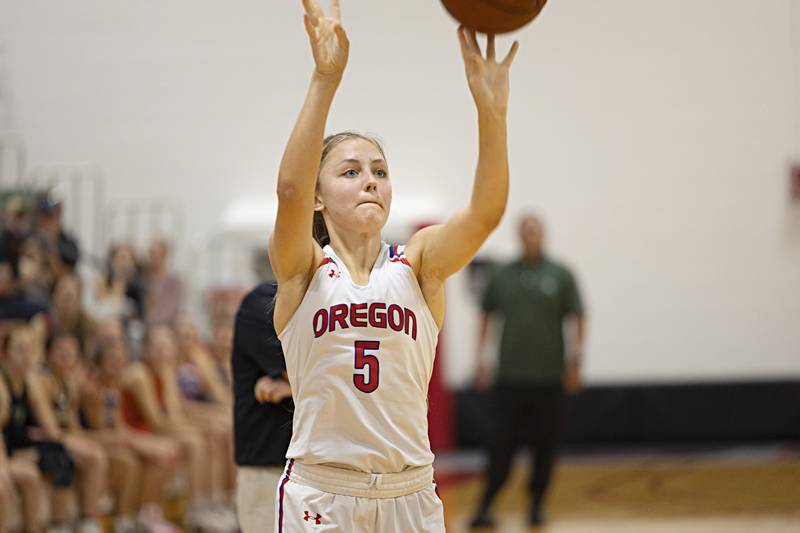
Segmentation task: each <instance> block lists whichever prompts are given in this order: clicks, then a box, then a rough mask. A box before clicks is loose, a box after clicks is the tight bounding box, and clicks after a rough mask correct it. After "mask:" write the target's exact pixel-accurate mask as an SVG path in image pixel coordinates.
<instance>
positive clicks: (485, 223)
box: [476, 206, 506, 235]
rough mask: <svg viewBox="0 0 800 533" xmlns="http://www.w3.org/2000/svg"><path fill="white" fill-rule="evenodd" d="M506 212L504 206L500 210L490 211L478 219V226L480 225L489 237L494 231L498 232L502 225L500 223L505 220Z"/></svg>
mask: <svg viewBox="0 0 800 533" xmlns="http://www.w3.org/2000/svg"><path fill="white" fill-rule="evenodd" d="M505 212H506V207H505V206H503V207H502V208H500V209H496V210H493V211H488V212H485V213H482V214H481V215H479V216H478V217H476V218H477V221H478V224H479V225H480V228H481V231H482V232H483V233H485V234H486V235H489V234H490V233H492V232H493V231H494V230H496V229H497V226H499V225H500V221H502V220H503V215H504V214H505Z"/></svg>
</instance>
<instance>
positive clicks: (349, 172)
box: [344, 168, 358, 178]
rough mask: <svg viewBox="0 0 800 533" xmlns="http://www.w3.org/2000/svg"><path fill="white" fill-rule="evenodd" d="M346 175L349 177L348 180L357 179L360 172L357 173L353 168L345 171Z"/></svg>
mask: <svg viewBox="0 0 800 533" xmlns="http://www.w3.org/2000/svg"><path fill="white" fill-rule="evenodd" d="M344 175H345V176H347V177H348V178H355V177H356V176H358V172H356V171H355V170H353V169H352V168H351V169H350V170H347V171H345V173H344Z"/></svg>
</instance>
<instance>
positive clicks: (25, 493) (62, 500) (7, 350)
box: [0, 323, 75, 533]
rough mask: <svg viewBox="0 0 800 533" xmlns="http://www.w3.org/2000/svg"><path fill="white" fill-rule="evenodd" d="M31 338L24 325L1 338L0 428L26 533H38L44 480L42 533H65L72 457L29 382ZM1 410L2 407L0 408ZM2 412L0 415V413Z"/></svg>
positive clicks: (37, 386) (42, 395) (37, 384)
mask: <svg viewBox="0 0 800 533" xmlns="http://www.w3.org/2000/svg"><path fill="white" fill-rule="evenodd" d="M36 342H37V337H36V335H35V333H34V332H33V330H32V329H31V327H30V326H28V325H27V324H24V323H19V324H13V325H11V326H10V327H9V328H8V331H7V333H6V335H5V336H4V338H3V343H2V345H3V350H2V356H0V378H2V379H0V389H2V393H0V398H1V399H0V423H1V424H0V425H2V430H3V441H4V447H5V452H6V454H7V455H8V457H10V459H11V460H10V461H9V463H10V465H9V466H10V475H11V478H12V480H13V481H14V484H15V485H16V487H17V489H18V490H19V492H20V495H21V496H22V509H23V512H22V515H23V523H24V526H25V529H26V531H40V525H39V519H40V512H41V508H42V503H43V498H44V497H45V493H44V491H43V489H44V487H43V485H44V483H45V480H47V482H49V483H50V484H51V485H52V486H53V491H52V503H51V504H50V521H51V526H50V528H49V529H48V531H52V532H59V533H64V532H66V531H69V530H68V529H67V526H66V523H67V520H68V516H67V510H68V508H67V502H68V498H69V496H70V494H69V487H70V485H72V483H73V479H74V472H75V471H74V465H73V463H72V458H71V456H70V455H69V453H68V452H67V451H66V449H65V448H64V446H63V445H62V444H61V443H60V441H59V430H58V426H57V424H56V422H55V420H54V419H53V418H52V413H51V412H50V410H49V409H47V405H46V404H47V394H46V392H45V391H44V390H43V388H42V385H41V381H40V380H37V379H34V376H35V373H36V372H37V370H36V360H35V359H36V352H37V350H36V348H35V343H36ZM3 404H5V405H6V407H5V408H3V407H2V405H3ZM3 411H5V413H3Z"/></svg>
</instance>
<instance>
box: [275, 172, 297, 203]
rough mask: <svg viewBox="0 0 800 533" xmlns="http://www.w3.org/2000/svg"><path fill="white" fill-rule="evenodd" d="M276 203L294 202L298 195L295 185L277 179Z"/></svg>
mask: <svg viewBox="0 0 800 533" xmlns="http://www.w3.org/2000/svg"><path fill="white" fill-rule="evenodd" d="M277 193H278V201H279V202H287V203H291V202H295V201H296V200H297V198H298V196H299V195H300V193H299V191H298V190H297V185H296V184H294V183H291V182H289V181H288V180H285V179H281V178H280V177H279V178H278V188H277Z"/></svg>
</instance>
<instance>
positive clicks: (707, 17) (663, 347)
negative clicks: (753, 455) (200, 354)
mask: <svg viewBox="0 0 800 533" xmlns="http://www.w3.org/2000/svg"><path fill="white" fill-rule="evenodd" d="M343 3H344V6H343V12H344V17H345V19H344V20H345V25H346V27H347V28H348V31H349V33H350V37H351V41H352V43H353V44H352V53H351V59H350V67H349V71H348V73H347V76H346V79H345V81H344V83H343V85H342V88H341V90H340V93H339V95H338V96H337V100H336V102H335V106H334V110H333V113H332V116H331V121H330V129H331V130H339V129H345V128H355V129H360V130H368V131H372V132H376V133H378V134H380V135H381V136H382V137H383V138H384V139H385V140H386V142H387V145H388V153H389V158H390V163H391V166H392V172H393V176H394V184H395V191H396V192H395V198H396V203H397V204H398V205H397V207H398V209H405V210H406V211H407V210H408V209H409V205H408V204H410V203H412V202H413V201H412V200H407V201H406V205H405V206H403V205H401V202H402V201H403V198H404V197H405V198H408V199H412V198H418V197H419V196H420V195H425V196H428V197H430V198H433V199H435V200H436V202H438V203H439V204H440V205H441V209H442V216H445V214H446V213H447V212H450V211H452V209H454V208H455V207H456V206H458V205H460V204H462V203H463V202H465V201H466V198H467V194H468V190H469V182H470V179H471V176H472V173H473V167H474V162H475V145H476V131H475V118H474V111H473V110H472V108H471V101H470V98H469V95H468V91H467V88H466V83H465V81H464V79H463V70H462V65H461V64H460V58H459V55H458V50H457V43H456V38H455V26H454V24H453V23H452V22H451V21H450V20H449V19H448V17H447V16H446V15H445V14H444V12H443V11H442V9H441V8H440V6H439V3H438V2H437V1H436V0H403V1H402V2H398V1H388V0H383V1H378V0H343ZM798 3H799V1H798V0H762V1H760V2H752V1H745V0H677V1H673V2H655V1H653V0H606V1H603V2H599V1H594V0H551V2H550V3H549V5H548V6H547V7H546V9H545V11H544V13H543V14H542V15H541V17H540V18H539V19H538V20H537V21H536V22H535V23H534V24H533V25H532V26H531V27H529V28H526V29H525V30H524V31H522V32H520V33H519V34H518V36H517V38H519V40H520V41H521V44H522V49H521V51H520V54H519V56H518V58H517V62H516V64H515V65H514V70H513V85H512V91H513V94H512V109H511V116H510V142H511V158H512V171H513V176H512V197H511V201H510V206H509V216H508V217H507V218H506V220H505V222H504V224H503V226H502V227H501V228H500V229H499V230H498V232H497V233H496V234H495V235H494V236H493V237H492V239H491V240H490V241H489V242H488V243H487V245H486V250H485V253H487V254H492V255H496V256H501V257H510V256H512V255H513V253H514V250H515V242H514V215H515V214H516V213H518V212H519V210H520V209H522V208H525V207H528V206H532V207H535V208H537V209H539V210H540V211H541V212H543V213H544V214H545V216H546V218H547V220H548V222H549V228H550V245H551V249H552V251H553V254H554V255H555V256H557V257H560V258H562V259H563V260H565V261H566V262H567V263H568V264H570V265H571V266H573V267H574V269H575V270H576V272H577V274H578V275H579V278H580V280H581V282H582V286H583V289H584V293H585V296H586V300H587V302H588V305H589V309H590V313H591V334H590V344H589V353H588V354H587V357H588V368H587V372H588V377H589V378H590V379H591V380H592V381H595V382H601V381H619V380H639V379H649V380H670V379H726V378H735V377H752V376H755V377H774V376H788V377H800V213H798V209H799V208H798V207H797V206H794V207H791V206H790V205H789V203H788V199H787V192H786V191H787V166H788V163H789V161H791V160H792V159H793V158H794V159H795V160H796V159H800V110H799V109H798V99H799V98H800V96H798V95H799V94H800V81H799V78H800V75H799V74H798V71H799V70H800V65H799V64H798V59H797V57H798V55H800V49H799V47H800V41H798V37H797V32H798V31H799V30H798V28H800V6H798ZM0 42H3V43H4V44H5V51H6V56H7V57H6V62H7V67H6V68H7V70H8V75H9V77H10V83H11V86H10V89H11V93H12V97H13V103H14V113H13V116H14V120H15V123H16V124H15V125H16V128H17V132H18V134H19V136H20V137H21V138H22V139H24V141H25V144H26V146H27V148H28V159H29V162H30V163H31V164H53V163H67V164H89V165H93V166H96V167H98V168H100V169H102V171H103V173H104V174H105V175H106V177H107V195H108V197H109V200H113V201H119V200H126V201H131V200H136V199H143V198H152V197H163V198H167V199H171V200H173V201H175V202H177V203H179V204H180V205H181V206H182V207H183V209H184V211H185V213H186V223H187V228H188V235H187V237H188V238H187V239H186V240H185V241H184V244H186V243H192V244H193V245H194V247H198V246H200V244H201V243H203V242H205V241H206V240H207V239H208V238H209V236H210V235H212V234H216V233H219V231H220V223H221V216H222V213H223V211H224V210H225V208H226V206H228V205H230V204H231V203H233V202H234V201H235V200H236V199H237V198H241V197H242V196H256V195H258V196H266V197H269V195H270V194H271V191H272V188H273V181H272V177H273V175H274V173H275V170H276V167H277V163H278V159H279V157H280V154H281V151H282V147H283V144H284V142H285V140H286V138H287V135H288V132H289V130H290V128H291V125H292V122H293V119H294V115H295V113H296V111H297V109H298V106H299V104H300V102H301V100H302V98H303V93H304V90H305V86H306V83H307V78H308V73H309V72H310V69H311V61H310V56H309V53H308V49H307V44H306V42H305V34H304V31H303V28H302V23H301V9H300V1H299V0H297V1H294V0H293V1H287V0H281V1H277V0H267V1H265V0H258V1H256V0H240V1H238V2H218V1H211V0H172V1H170V2H153V1H150V2H144V1H133V0H127V1H119V0H118V1H109V0H71V1H70V2H51V1H46V0H25V1H22V0H0ZM186 257H188V256H187V255H184V258H186ZM187 262H188V260H187V259H184V263H185V264H184V266H185V267H187V268H188V267H189V266H190V265H188V264H186V263H187ZM191 266H192V267H195V266H196V265H191ZM458 284H459V282H458V280H455V283H454V285H455V286H456V289H457V286H458ZM449 312H450V319H451V322H450V335H449V341H448V347H449V354H450V358H449V360H448V367H449V373H450V379H451V381H453V382H455V383H460V382H463V381H464V380H465V379H468V376H469V372H470V366H471V360H472V353H471V351H472V345H471V342H470V341H469V339H470V338H471V336H472V333H470V332H466V333H465V332H462V331H460V329H461V328H462V327H463V325H464V324H467V325H469V324H470V322H471V320H472V318H473V317H472V310H471V309H470V308H469V304H468V303H467V302H466V301H465V299H464V297H463V295H460V294H457V295H454V299H453V301H452V302H451V307H450V311H449Z"/></svg>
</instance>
